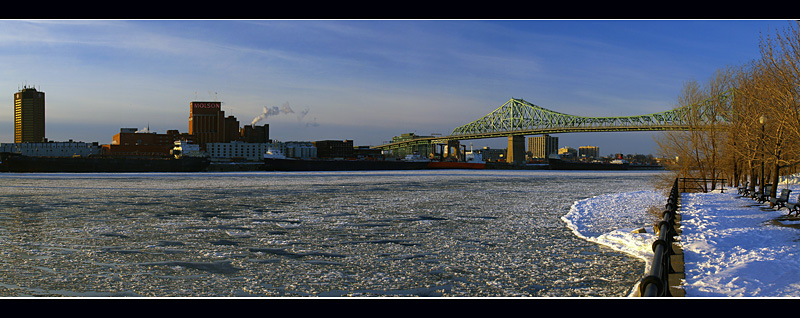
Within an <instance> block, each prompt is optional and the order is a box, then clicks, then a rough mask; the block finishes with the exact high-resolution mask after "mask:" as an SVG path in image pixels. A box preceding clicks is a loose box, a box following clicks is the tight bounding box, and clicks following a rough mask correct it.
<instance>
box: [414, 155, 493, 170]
mask: <svg viewBox="0 0 800 318" xmlns="http://www.w3.org/2000/svg"><path fill="white" fill-rule="evenodd" d="M428 169H486V162H484V161H483V157H482V156H481V154H480V153H476V152H469V153H467V154H466V161H431V163H430V164H429V165H428Z"/></svg>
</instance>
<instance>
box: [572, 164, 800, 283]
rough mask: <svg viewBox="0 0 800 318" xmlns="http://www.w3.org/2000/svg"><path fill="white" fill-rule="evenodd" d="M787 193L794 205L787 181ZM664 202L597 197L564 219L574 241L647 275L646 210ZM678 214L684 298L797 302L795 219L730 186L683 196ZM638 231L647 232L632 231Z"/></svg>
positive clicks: (798, 188) (799, 270)
mask: <svg viewBox="0 0 800 318" xmlns="http://www.w3.org/2000/svg"><path fill="white" fill-rule="evenodd" d="M784 188H789V189H790V190H793V191H792V195H791V196H790V201H792V202H794V201H796V200H797V194H798V193H800V184H798V183H795V182H792V181H791V180H788V181H787V180H784V181H782V182H781V183H780V184H779V187H778V189H779V190H780V189H784ZM665 203H666V197H664V196H663V195H661V194H659V193H656V192H652V191H637V192H629V193H615V194H608V195H601V196H597V197H593V198H588V199H584V200H580V201H577V202H575V203H574V204H573V206H572V208H571V210H570V212H569V213H568V214H567V215H565V216H563V217H562V220H563V221H564V222H566V223H567V225H568V226H569V227H570V228H571V229H572V230H573V232H574V233H575V234H576V235H577V236H579V237H582V238H584V239H586V240H589V241H592V242H596V243H598V244H602V245H606V246H609V247H611V248H614V249H616V250H619V251H623V252H626V253H629V254H631V255H634V256H636V257H640V258H642V259H643V260H644V261H645V262H646V267H645V268H644V269H643V271H642V273H643V274H644V273H646V272H647V271H648V270H649V267H650V262H652V258H653V251H652V242H653V241H654V240H655V238H656V237H655V234H654V233H653V229H652V224H653V223H652V218H651V216H649V215H648V213H647V212H646V211H647V209H648V208H649V207H651V206H656V207H659V208H663V206H664V204H665ZM679 213H680V214H681V231H682V233H681V236H680V241H681V246H682V247H683V252H684V264H685V277H686V280H685V285H684V288H685V291H686V297H796V296H800V218H798V217H788V216H787V214H788V211H787V209H786V208H783V209H781V210H775V209H770V208H769V205H768V204H759V203H758V202H756V201H753V200H751V199H749V198H742V197H739V195H738V194H737V193H736V189H735V188H727V189H726V190H725V192H724V193H719V192H715V193H693V194H690V193H683V194H682V197H681V209H680V211H679ZM639 228H644V229H645V230H646V231H647V233H634V232H632V231H634V230H635V229H639ZM633 288H635V286H633V287H632V292H633V291H634V290H633ZM631 295H633V293H631Z"/></svg>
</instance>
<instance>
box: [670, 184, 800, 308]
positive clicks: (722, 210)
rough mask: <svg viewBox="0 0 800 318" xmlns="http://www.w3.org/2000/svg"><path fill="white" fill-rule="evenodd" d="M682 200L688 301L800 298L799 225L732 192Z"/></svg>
mask: <svg viewBox="0 0 800 318" xmlns="http://www.w3.org/2000/svg"><path fill="white" fill-rule="evenodd" d="M785 187H787V186H785V185H784V184H781V185H780V186H779V188H778V189H783V188H785ZM788 188H789V189H793V193H795V194H796V193H798V192H800V189H798V188H797V187H796V186H788ZM796 198H797V196H796V195H793V196H792V198H791V199H790V201H795V199H796ZM681 200H682V201H681V211H680V214H681V225H682V230H683V233H682V234H681V241H682V242H681V243H682V246H683V252H684V263H685V275H686V285H685V290H686V296H687V297H729V296H733V297H748V296H756V297H793V296H800V243H798V240H800V219H798V218H796V217H787V216H786V215H787V214H788V212H787V210H786V209H785V208H784V209H781V210H780V211H776V210H774V209H770V208H768V204H758V202H755V201H753V200H751V199H749V198H741V197H739V196H738V195H737V194H736V190H735V189H728V191H725V193H695V194H688V193H684V194H683V196H682V199H681Z"/></svg>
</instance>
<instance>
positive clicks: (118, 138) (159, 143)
mask: <svg viewBox="0 0 800 318" xmlns="http://www.w3.org/2000/svg"><path fill="white" fill-rule="evenodd" d="M187 138H190V136H188V135H187V134H181V133H180V132H178V131H177V130H167V132H166V133H164V134H159V133H155V132H151V131H150V129H149V127H148V128H145V129H143V130H139V129H137V128H120V130H119V133H118V134H116V135H114V137H113V138H112V140H111V144H110V145H103V149H104V153H105V154H107V155H112V156H169V155H170V152H171V150H172V148H173V147H174V143H175V141H178V140H186V139H187Z"/></svg>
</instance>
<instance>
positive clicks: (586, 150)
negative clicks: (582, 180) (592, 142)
mask: <svg viewBox="0 0 800 318" xmlns="http://www.w3.org/2000/svg"><path fill="white" fill-rule="evenodd" d="M578 157H579V158H581V159H584V158H585V159H593V158H599V157H600V148H599V147H595V146H581V147H578Z"/></svg>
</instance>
